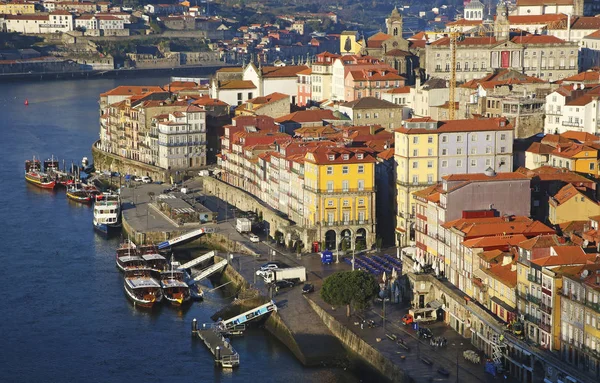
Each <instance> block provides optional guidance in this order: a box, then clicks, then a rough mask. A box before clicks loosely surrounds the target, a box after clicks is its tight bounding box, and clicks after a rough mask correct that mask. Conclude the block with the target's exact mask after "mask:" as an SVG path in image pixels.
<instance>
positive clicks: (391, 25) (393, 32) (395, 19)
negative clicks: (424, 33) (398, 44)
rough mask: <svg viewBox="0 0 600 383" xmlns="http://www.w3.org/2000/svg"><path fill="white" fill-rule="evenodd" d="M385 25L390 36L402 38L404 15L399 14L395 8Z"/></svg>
mask: <svg viewBox="0 0 600 383" xmlns="http://www.w3.org/2000/svg"><path fill="white" fill-rule="evenodd" d="M385 25H386V26H387V34H388V35H390V36H392V37H396V38H398V37H402V15H401V14H400V12H398V8H396V7H394V10H393V11H392V13H391V14H390V17H388V18H387V19H385Z"/></svg>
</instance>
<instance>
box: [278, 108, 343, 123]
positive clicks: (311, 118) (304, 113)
mask: <svg viewBox="0 0 600 383" xmlns="http://www.w3.org/2000/svg"><path fill="white" fill-rule="evenodd" d="M321 120H339V118H337V117H336V116H335V115H334V114H333V111H331V110H323V109H315V110H310V109H309V110H300V111H298V112H294V113H290V114H287V115H285V116H281V117H279V118H277V119H275V122H280V123H281V122H286V121H293V122H298V123H303V122H317V121H321Z"/></svg>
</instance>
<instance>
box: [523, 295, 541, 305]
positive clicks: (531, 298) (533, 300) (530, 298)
mask: <svg viewBox="0 0 600 383" xmlns="http://www.w3.org/2000/svg"><path fill="white" fill-rule="evenodd" d="M526 298H527V300H528V301H529V302H531V303H535V304H536V305H540V304H541V303H542V300H541V299H540V298H538V297H535V296H533V295H531V294H527V295H526Z"/></svg>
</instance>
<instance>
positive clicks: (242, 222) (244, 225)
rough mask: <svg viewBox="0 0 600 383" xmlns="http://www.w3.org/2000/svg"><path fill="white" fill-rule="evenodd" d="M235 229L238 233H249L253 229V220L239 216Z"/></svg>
mask: <svg viewBox="0 0 600 383" xmlns="http://www.w3.org/2000/svg"><path fill="white" fill-rule="evenodd" d="M235 229H236V230H237V231H238V233H240V234H241V233H249V232H251V231H252V221H250V220H249V219H248V218H238V219H236V221H235Z"/></svg>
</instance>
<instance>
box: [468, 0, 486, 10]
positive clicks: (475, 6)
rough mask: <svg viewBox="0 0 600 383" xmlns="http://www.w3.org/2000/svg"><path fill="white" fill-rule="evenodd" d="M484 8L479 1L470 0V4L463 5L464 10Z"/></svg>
mask: <svg viewBox="0 0 600 383" xmlns="http://www.w3.org/2000/svg"><path fill="white" fill-rule="evenodd" d="M483 8H485V6H484V5H483V4H482V3H481V2H480V1H479V0H471V2H470V3H469V4H467V5H465V9H483Z"/></svg>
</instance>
